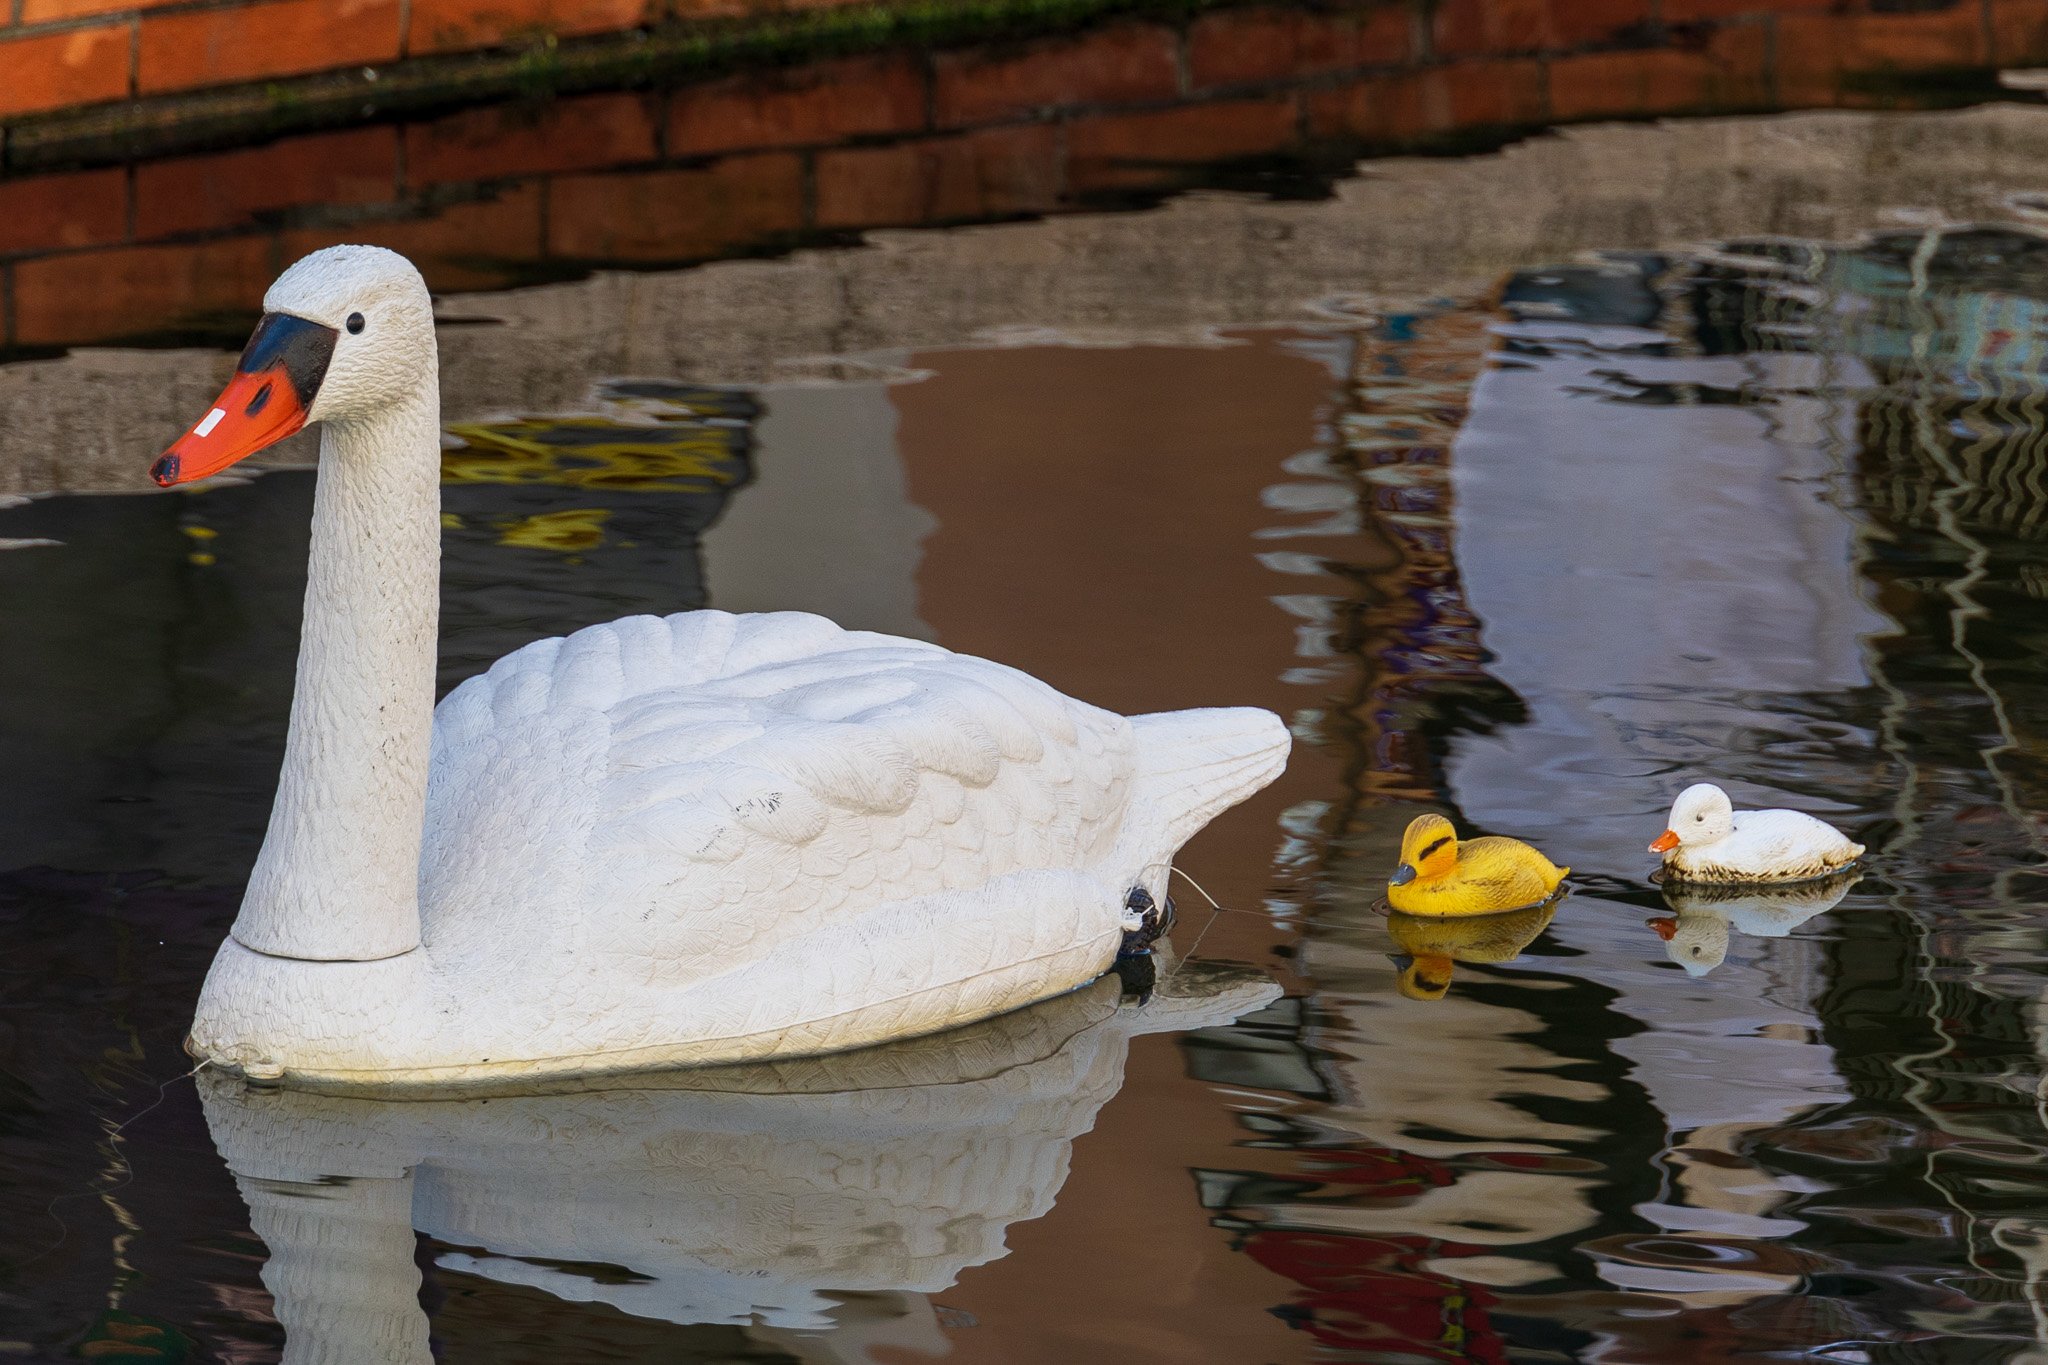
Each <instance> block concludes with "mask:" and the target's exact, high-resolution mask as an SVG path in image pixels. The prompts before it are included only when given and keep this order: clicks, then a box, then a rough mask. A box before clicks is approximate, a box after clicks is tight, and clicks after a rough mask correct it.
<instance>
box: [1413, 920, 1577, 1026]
mask: <svg viewBox="0 0 2048 1365" xmlns="http://www.w3.org/2000/svg"><path fill="white" fill-rule="evenodd" d="M1563 903H1564V897H1562V896H1552V897H1551V898H1550V899H1549V900H1546V901H1544V902H1542V903H1541V904H1540V905H1531V906H1527V907H1525V908H1523V909H1520V910H1509V911H1507V912H1506V913H1504V914H1498V915H1466V916H1464V917H1462V918H1456V917H1453V918H1446V917H1445V916H1442V915H1433V916H1429V917H1424V916H1421V915H1404V914H1402V913H1401V912H1399V911H1398V910H1397V911H1395V912H1394V913H1393V914H1391V915H1388V916H1387V932H1388V933H1389V934H1391V935H1393V938H1394V942H1395V943H1396V944H1398V945H1400V948H1401V950H1402V951H1403V952H1404V953H1406V954H1407V958H1406V960H1405V961H1403V960H1402V959H1399V958H1397V959H1395V961H1396V962H1397V963H1398V964H1399V965H1400V968H1401V976H1400V980H1399V984H1400V988H1401V994H1403V995H1405V996H1407V997H1408V998H1409V999H1410V1000H1441V999H1443V998H1444V992H1445V991H1447V990H1449V989H1450V988H1451V967H1452V964H1453V963H1458V962H1506V961H1508V960H1509V959H1511V958H1513V957H1514V956H1515V955H1516V954H1518V953H1520V952H1521V951H1522V949H1524V948H1526V947H1528V946H1529V944H1530V942H1531V941H1532V940H1534V939H1535V937H1536V935H1538V934H1540V933H1542V932H1543V930H1544V928H1545V926H1547V925H1548V924H1549V923H1550V921H1551V917H1552V916H1554V915H1556V914H1557V907H1558V906H1559V905H1561V904H1563Z"/></svg>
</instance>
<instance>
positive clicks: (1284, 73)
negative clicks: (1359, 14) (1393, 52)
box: [1188, 9, 1359, 90]
mask: <svg viewBox="0 0 2048 1365" xmlns="http://www.w3.org/2000/svg"><path fill="white" fill-rule="evenodd" d="M1358 60H1359V59H1358V23H1357V21H1356V20H1355V19H1353V18H1352V17H1351V16H1349V15H1342V14H1322V13H1316V12H1312V11H1306V10H1298V9H1227V10H1219V11H1217V12H1215V13H1213V14H1209V15H1205V16H1203V17H1202V18H1201V19H1198V20H1196V21H1195V26H1194V27H1193V28H1192V29H1191V30H1189V32H1188V74H1189V77H1190V79H1192V80H1193V81H1194V84H1195V88H1196V89H1198V90H1201V89H1207V88H1209V87H1211V86H1218V85H1236V84H1239V83H1242V82H1249V81H1274V80H1285V79H1288V78H1289V77H1294V76H1309V75H1315V74H1318V73H1320V72H1325V71H1341V70H1344V69H1345V68H1347V67H1352V66H1356V65H1358Z"/></svg>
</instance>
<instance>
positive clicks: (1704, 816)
mask: <svg viewBox="0 0 2048 1365" xmlns="http://www.w3.org/2000/svg"><path fill="white" fill-rule="evenodd" d="M1734 832H1735V807H1734V805H1733V804H1732V803H1731V802H1730V801H1729V800H1728V793H1727V792H1724V791H1722V790H1721V789H1720V788H1719V787H1717V786H1715V785H1714V784H1713V783H1711V782H1695V783H1694V784H1693V785H1692V786H1690V787H1687V788H1686V789H1685V790H1684V791H1682V792H1680V793H1679V794H1678V799H1677V800H1676V801H1673V802H1672V803H1671V815H1670V819H1669V821H1668V823H1667V824H1666V825H1665V827H1664V832H1663V833H1662V834H1660V835H1658V836H1657V838H1656V841H1655V842H1654V843H1652V844H1651V845H1650V852H1652V853H1669V852H1670V851H1671V850H1672V849H1674V848H1677V847H1678V846H1679V845H1680V844H1711V843H1713V842H1714V841H1715V840H1716V839H1725V838H1727V837H1728V836H1729V835H1730V834H1733V833H1734Z"/></svg>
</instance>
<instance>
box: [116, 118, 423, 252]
mask: <svg viewBox="0 0 2048 1365" xmlns="http://www.w3.org/2000/svg"><path fill="white" fill-rule="evenodd" d="M397 174H398V135H397V133H396V132H395V131H393V130H392V129H390V128H357V129H352V130H350V131H348V132H343V133H320V134H316V135H312V136H307V137H295V138H288V139H286V140H284V141H282V142H273V143H271V144H270V145H269V146H267V147H254V148H249V149H246V150H242V151H234V152H221V153H218V154H215V155H210V156H185V157H177V158H175V159H172V160H168V161H145V162H142V163H141V164H139V165H138V166H137V167H136V168H135V235H136V237H137V238H139V239H142V240H145V241H146V240H149V239H151V238H157V237H169V236H173V235H176V234H178V233H181V232H204V231H209V230H211V229H214V228H225V227H240V226H243V225H245V224H247V223H249V222H251V221H253V220H254V219H255V217H256V216H257V215H258V214H261V213H264V212H266V211H271V212H274V211H276V210H280V209H289V208H296V207H299V206H301V205H322V204H371V203H379V202H383V201H388V200H390V199H392V198H394V197H396V181H397Z"/></svg>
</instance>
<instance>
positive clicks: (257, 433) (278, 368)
mask: <svg viewBox="0 0 2048 1365" xmlns="http://www.w3.org/2000/svg"><path fill="white" fill-rule="evenodd" d="M334 343H335V332H334V329H333V328H331V327H323V326H321V325H320V324H319V323H317V322H308V321H306V320H305V319H304V318H296V317H293V316H291V315H290V314H289V313H268V314H265V315H264V318H263V321H262V322H260V323H258V324H257V326H256V332H255V334H254V335H253V336H251V337H250V338H249V345H248V348H247V349H246V350H244V351H243V352H242V358H241V360H240V361H238V362H237V363H236V365H235V377H234V378H233V379H230V380H229V381H228V386H227V388H225V389H223V390H222V391H221V395H220V397H219V398H217V399H215V400H214V404H213V406H212V407H211V408H209V409H208V410H207V413H206V415H205V416H204V417H202V418H200V419H199V420H198V421H197V422H194V423H193V424H192V429H191V430H189V431H187V432H186V433H185V434H184V435H183V436H180V437H179V438H178V439H177V440H175V441H173V442H171V446H170V449H168V450H166V451H165V452H164V453H163V454H162V455H159V456H158V457H157V459H156V463H155V464H152V465H151V466H150V467H149V476H150V477H151V478H152V479H155V480H156V482H157V484H158V486H159V487H162V488H169V487H171V486H172V485H173V484H180V483H191V482H192V481H193V480H195V479H204V478H207V477H208V476H210V475H214V474H218V473H220V472H221V471H222V470H223V469H226V468H227V467H228V466H229V465H231V464H233V463H235V462H236V461H237V460H244V459H247V458H248V457H249V456H251V455H254V454H255V453H256V452H257V451H259V450H263V449H265V448H266V447H269V446H274V445H276V444H277V443H278V442H279V441H282V440H283V439H284V438H285V437H287V436H289V435H291V434H292V433H293V432H295V431H297V430H299V429H300V428H301V427H303V426H305V425H306V411H307V409H308V408H310V407H312V405H313V395H314V394H316V393H318V392H319V390H320V381H321V380H322V379H324V378H326V376H327V365H328V362H329V361H330V360H332V359H333V358H334Z"/></svg>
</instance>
